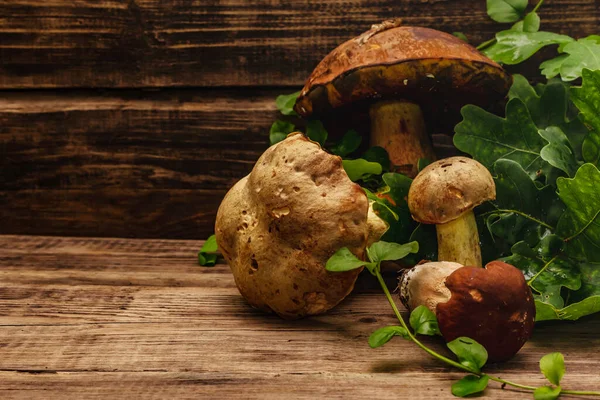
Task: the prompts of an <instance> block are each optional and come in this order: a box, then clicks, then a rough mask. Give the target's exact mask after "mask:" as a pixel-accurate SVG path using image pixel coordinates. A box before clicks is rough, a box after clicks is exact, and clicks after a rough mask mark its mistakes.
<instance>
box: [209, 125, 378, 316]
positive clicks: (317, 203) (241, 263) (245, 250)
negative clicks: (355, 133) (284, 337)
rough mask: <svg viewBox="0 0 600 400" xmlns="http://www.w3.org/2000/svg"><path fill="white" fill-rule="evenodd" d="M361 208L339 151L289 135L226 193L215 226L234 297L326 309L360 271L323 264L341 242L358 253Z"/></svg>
mask: <svg viewBox="0 0 600 400" xmlns="http://www.w3.org/2000/svg"><path fill="white" fill-rule="evenodd" d="M368 210H369V202H368V200H367V196H366V194H365V192H364V191H363V190H362V188H361V187H360V186H359V185H357V184H355V183H353V182H352V181H350V179H349V178H348V175H346V172H345V171H344V169H343V168H342V160H341V158H340V157H338V156H333V155H330V154H328V153H326V152H325V151H323V150H321V148H320V146H319V145H318V144H317V143H314V142H311V141H310V140H308V139H307V138H306V137H304V136H303V135H302V134H292V135H290V136H288V138H287V139H285V140H284V141H282V142H280V143H278V144H276V145H273V146H271V147H270V148H269V149H267V150H266V151H265V152H264V154H263V155H262V156H261V157H260V158H259V160H258V161H257V163H256V165H255V166H254V169H253V170H252V172H251V173H250V175H248V176H247V177H245V178H243V179H242V180H240V181H239V182H238V183H237V184H236V185H235V186H234V187H233V188H232V189H231V190H230V191H229V192H228V193H227V195H226V196H225V199H224V200H223V202H222V203H221V206H220V207H219V211H218V213H217V220H216V225H215V233H216V237H217V243H218V245H219V249H220V250H221V252H222V254H223V256H224V257H225V259H226V260H227V262H228V263H229V265H230V267H231V270H232V272H233V275H234V278H235V283H236V285H237V287H238V288H239V290H240V292H241V294H242V296H244V297H245V298H246V300H247V301H248V302H249V303H250V304H251V305H252V306H254V307H257V308H260V309H263V310H266V311H273V312H275V313H277V314H278V315H280V316H282V317H284V318H299V317H302V316H305V315H313V314H318V313H322V312H325V311H327V310H328V309H330V308H332V307H333V306H335V305H336V304H337V303H339V302H340V301H341V300H342V299H343V298H344V297H346V296H347V295H348V294H349V293H350V291H351V290H352V289H353V287H354V283H355V281H356V278H357V276H358V274H359V273H360V270H354V271H349V272H328V271H327V270H326V269H325V263H326V261H327V260H328V259H329V257H330V256H331V255H332V254H333V253H334V252H336V251H337V250H339V249H340V248H342V247H348V248H349V249H350V251H351V252H353V253H354V254H355V255H357V256H358V257H362V256H363V254H364V251H365V247H366V245H367V241H368V239H369V229H370V228H369V226H370V223H369V222H368V219H367V215H368Z"/></svg>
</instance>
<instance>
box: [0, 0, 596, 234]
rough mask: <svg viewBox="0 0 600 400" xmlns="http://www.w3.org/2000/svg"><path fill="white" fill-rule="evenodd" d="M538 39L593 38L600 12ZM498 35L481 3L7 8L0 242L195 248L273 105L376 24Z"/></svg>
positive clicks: (282, 1)
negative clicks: (155, 243)
mask: <svg viewBox="0 0 600 400" xmlns="http://www.w3.org/2000/svg"><path fill="white" fill-rule="evenodd" d="M541 15H542V23H543V25H542V28H543V29H546V30H552V31H557V32H562V33H568V34H570V35H573V36H575V37H580V36H585V35H588V34H591V33H599V32H598V31H599V29H598V26H599V22H600V2H599V1H594V0H554V1H553V0H548V1H547V2H546V4H545V5H544V7H543V8H542V12H541ZM392 17H401V18H402V19H403V20H404V23H405V24H411V25H421V26H428V27H432V28H437V29H440V30H444V31H448V32H453V31H462V32H464V33H466V34H467V36H468V37H469V38H470V39H471V40H472V42H474V43H479V42H481V41H483V40H485V39H488V38H490V37H492V35H493V33H494V32H496V31H497V30H498V29H499V28H500V26H499V25H498V24H496V23H494V22H492V21H491V20H489V18H487V16H486V12H485V1H484V0H461V1H458V0H344V1H342V0H295V1H292V0H290V1H286V0H196V1H180V0H169V1H167V0H112V1H108V0H106V1H98V0H45V1H38V0H0V233H4V234H7V233H15V234H49V235H70V236H73V235H80V236H117V237H142V238H152V237H162V238H203V237H205V236H207V235H209V234H210V233H212V224H213V220H214V216H215V213H216V209H217V207H218V204H219V202H220V200H221V198H222V197H223V195H224V194H225V192H226V191H227V189H228V188H229V187H230V186H231V185H232V184H233V183H234V182H235V181H236V180H237V179H239V178H240V177H242V176H243V175H245V174H246V173H248V172H249V170H250V169H251V167H252V164H253V162H254V161H255V160H256V159H257V158H258V156H259V155H260V153H261V152H262V151H263V150H264V149H265V148H266V147H267V141H268V129H269V126H270V124H271V123H272V121H273V120H274V119H275V118H276V116H277V113H276V110H275V105H274V98H275V97H276V95H278V94H281V93H289V92H292V91H295V90H297V89H298V88H299V87H301V86H302V84H303V81H304V79H305V78H306V77H307V76H308V75H309V73H310V72H311V71H312V69H313V68H314V66H315V65H316V64H317V63H318V61H319V60H320V59H321V58H322V57H323V56H324V55H325V54H327V53H328V52H329V51H330V50H332V49H333V48H334V47H335V46H336V45H337V44H339V43H341V42H343V41H344V40H346V39H348V38H350V37H353V36H355V35H357V34H359V33H360V32H362V31H364V30H366V29H367V28H368V27H369V26H370V25H371V24H373V23H377V22H380V21H381V20H384V19H388V18H392Z"/></svg>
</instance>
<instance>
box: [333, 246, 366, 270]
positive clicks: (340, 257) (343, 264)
mask: <svg viewBox="0 0 600 400" xmlns="http://www.w3.org/2000/svg"><path fill="white" fill-rule="evenodd" d="M373 264H374V263H370V262H369V261H364V260H361V259H359V258H358V257H356V256H355V255H354V254H352V252H351V251H350V250H349V249H348V248H347V247H342V248H341V249H339V250H338V251H336V252H335V253H334V254H333V255H332V256H331V257H329V259H328V260H327V263H325V269H326V270H327V271H330V272H344V271H352V270H353V269H357V268H360V267H363V266H368V267H372V266H373Z"/></svg>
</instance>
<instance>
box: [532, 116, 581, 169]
mask: <svg viewBox="0 0 600 400" xmlns="http://www.w3.org/2000/svg"><path fill="white" fill-rule="evenodd" d="M539 134H540V136H542V137H543V138H544V139H546V140H547V141H548V144H547V145H546V146H544V147H543V148H542V150H541V151H540V156H541V157H542V158H543V159H544V160H545V161H546V162H548V164H550V165H552V166H553V167H555V168H558V169H560V170H561V171H563V172H565V173H566V174H567V176H569V177H573V176H575V173H576V172H577V169H578V168H579V166H580V164H579V162H578V161H577V158H576V156H575V153H574V152H573V149H572V148H571V143H570V142H569V138H567V135H565V134H564V132H563V131H562V130H561V129H560V128H559V127H557V126H550V127H548V128H546V129H542V130H540V131H539Z"/></svg>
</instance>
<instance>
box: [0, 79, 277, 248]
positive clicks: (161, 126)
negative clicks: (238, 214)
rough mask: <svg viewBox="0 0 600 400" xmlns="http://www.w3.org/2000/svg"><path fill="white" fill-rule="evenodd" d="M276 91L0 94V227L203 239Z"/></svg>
mask: <svg viewBox="0 0 600 400" xmlns="http://www.w3.org/2000/svg"><path fill="white" fill-rule="evenodd" d="M273 96H274V94H269V93H257V94H255V93H249V92H231V91H230V92H218V93H217V92H213V91H210V90H208V91H202V92H199V93H198V92H191V91H185V90H182V91H177V92H176V93H171V92H170V93H168V94H164V93H157V92H148V93H141V94H140V93H120V94H106V95H103V94H98V93H96V94H93V93H92V94H88V93H71V94H69V95H66V96H65V95H61V94H55V93H46V92H26V93H19V92H17V93H4V94H3V96H2V97H1V98H0V171H1V173H0V209H1V210H2V211H0V219H2V221H3V223H2V225H1V227H0V231H1V232H4V233H7V232H12V233H46V234H61V233H62V234H71V235H74V234H75V235H88V236H90V235H91V236H94V235H95V236H121V237H131V236H134V237H187V238H202V237H206V236H207V235H209V234H210V233H212V224H213V223H214V215H215V213H216V210H217V207H218V205H219V203H220V201H221V199H222V198H223V196H224V194H225V192H226V191H227V190H228V189H229V187H230V186H231V185H233V183H234V182H235V181H237V180H238V179H240V178H241V177H243V176H244V175H246V174H247V173H248V172H249V171H250V169H251V168H252V165H253V163H254V161H256V159H257V158H258V157H259V155H260V154H261V153H262V151H263V150H264V149H266V147H267V146H268V129H269V126H270V124H271V123H272V121H273V120H274V118H275V110H274V109H275V105H274V101H273Z"/></svg>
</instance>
